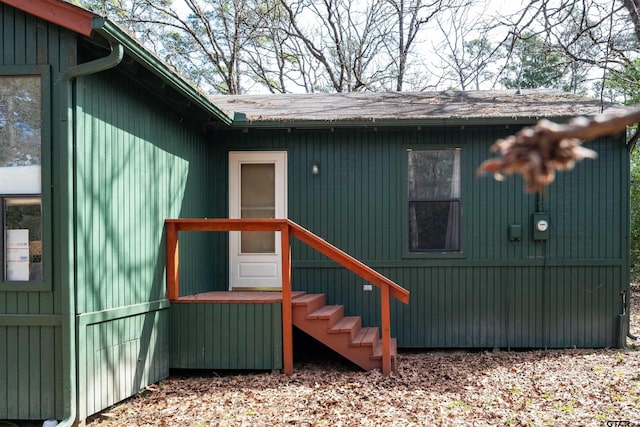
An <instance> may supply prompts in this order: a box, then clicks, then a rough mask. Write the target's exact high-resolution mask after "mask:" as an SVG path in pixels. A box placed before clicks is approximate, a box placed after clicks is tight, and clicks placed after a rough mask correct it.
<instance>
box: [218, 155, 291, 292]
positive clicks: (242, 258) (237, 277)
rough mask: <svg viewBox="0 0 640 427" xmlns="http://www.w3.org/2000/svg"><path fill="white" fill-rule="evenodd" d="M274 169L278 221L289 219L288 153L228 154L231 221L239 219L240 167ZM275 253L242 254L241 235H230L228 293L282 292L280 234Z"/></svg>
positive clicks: (233, 232)
mask: <svg viewBox="0 0 640 427" xmlns="http://www.w3.org/2000/svg"><path fill="white" fill-rule="evenodd" d="M247 163H253V164H264V163H271V164H274V165H275V199H276V200H275V208H276V209H275V217H276V218H286V217H287V152H286V151H230V152H229V218H240V217H241V216H240V201H241V197H240V196H241V195H240V191H241V189H240V174H241V165H242V164H247ZM274 234H275V236H274V238H275V253H267V254H265V253H259V254H256V253H242V251H241V247H240V236H241V232H239V231H232V232H229V290H281V289H282V259H281V255H280V254H281V249H280V232H275V233H274Z"/></svg>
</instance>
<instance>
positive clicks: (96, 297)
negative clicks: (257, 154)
mask: <svg viewBox="0 0 640 427" xmlns="http://www.w3.org/2000/svg"><path fill="white" fill-rule="evenodd" d="M75 98H76V158H75V162H76V166H75V171H76V176H75V183H76V191H75V192H76V241H77V247H76V266H77V289H78V290H77V294H78V298H77V306H78V308H77V309H78V312H79V313H81V315H80V320H82V319H85V318H95V319H98V320H96V321H91V322H90V323H88V324H81V325H80V331H79V334H80V335H79V339H78V347H79V355H78V358H79V361H80V370H81V371H82V372H86V373H87V375H86V376H85V377H83V375H80V378H81V384H80V387H79V391H80V403H79V407H80V410H81V413H80V417H81V418H83V417H86V416H88V415H91V414H93V413H95V412H97V411H99V410H102V409H104V408H105V407H107V406H109V405H111V404H113V403H115V402H117V401H119V400H122V399H124V398H126V397H128V396H131V395H133V394H135V393H136V392H137V391H138V390H139V389H140V388H141V387H144V386H145V385H147V384H149V383H151V382H154V381H157V380H158V379H160V378H163V377H166V376H167V375H168V373H169V371H168V369H169V346H168V342H169V329H168V327H169V320H168V319H169V315H168V310H166V309H165V308H167V307H168V303H167V302H166V300H165V298H166V290H165V285H166V281H165V274H166V273H165V262H166V259H165V250H166V247H165V240H164V220H165V219H166V218H177V217H199V218H200V217H215V216H220V212H219V207H218V203H217V201H218V200H219V199H220V197H221V195H223V194H226V191H224V190H220V189H219V188H218V186H217V185H216V178H217V174H216V172H215V170H216V165H215V164H212V163H211V161H210V159H211V157H212V156H211V153H210V147H211V144H208V143H207V142H206V140H205V138H204V133H203V132H202V131H201V129H200V128H199V126H198V124H197V123H194V122H192V121H191V120H190V119H189V118H188V117H184V116H183V115H181V114H179V113H178V112H176V111H175V110H173V109H172V108H171V107H170V106H169V105H166V104H163V103H162V101H160V100H159V99H157V98H154V97H153V96H152V95H151V94H150V93H149V92H147V91H145V90H143V89H141V88H140V87H139V86H137V85H135V84H132V83H131V82H130V81H129V79H127V78H126V77H125V76H124V75H122V74H120V72H118V71H107V72H102V73H99V74H96V75H92V76H88V77H84V78H81V79H79V80H78V83H77V86H76V93H75ZM223 237H224V236H215V235H213V234H210V235H204V234H202V235H188V234H184V233H183V234H182V235H181V236H180V253H181V255H182V256H183V257H184V258H183V260H184V261H183V263H182V265H181V267H183V268H182V270H181V273H182V274H181V277H180V279H181V280H180V284H181V293H182V294H191V293H197V292H203V291H209V290H212V289H214V284H215V282H216V281H217V280H226V279H225V278H224V276H222V274H223V273H224V271H226V265H225V263H226V259H225V258H221V257H219V256H218V255H217V253H219V252H220V251H219V250H218V249H217V247H218V246H220V245H223V244H224V238H223ZM225 251H226V249H225ZM190 266H197V267H198V268H197V269H196V268H189V267H190ZM154 305H155V306H158V307H164V308H163V309H161V310H159V311H153V310H152V306H154ZM164 305H166V307H165V306H164ZM156 308H157V307H156Z"/></svg>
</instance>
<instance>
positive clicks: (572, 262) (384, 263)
mask: <svg viewBox="0 0 640 427" xmlns="http://www.w3.org/2000/svg"><path fill="white" fill-rule="evenodd" d="M361 261H362V262H363V263H365V264H366V265H368V266H369V267H372V268H408V267H424V268H440V267H457V268H475V267H545V266H546V267H625V266H626V260H625V259H622V258H616V259H548V258H547V259H544V258H536V259H525V260H519V259H514V260H469V259H464V260H455V259H442V258H434V259H413V260H406V259H403V260H361ZM292 266H293V268H341V266H339V265H337V264H336V263H334V262H332V261H325V260H318V261H293V262H292Z"/></svg>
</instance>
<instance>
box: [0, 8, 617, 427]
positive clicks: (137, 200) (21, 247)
mask: <svg viewBox="0 0 640 427" xmlns="http://www.w3.org/2000/svg"><path fill="white" fill-rule="evenodd" d="M0 46H1V47H2V49H1V50H0V210H1V211H2V215H1V216H0V217H1V218H2V222H1V227H2V232H1V233H0V254H1V257H2V263H1V264H0V419H14V420H44V419H50V418H55V419H57V420H62V424H73V423H78V422H82V421H83V420H85V419H86V418H87V417H88V416H90V415H91V414H93V413H96V412H98V411H100V410H102V409H104V408H106V407H108V406H109V405H112V404H114V403H116V402H118V401H120V400H122V399H125V398H126V397H129V396H131V395H134V394H135V393H136V392H137V391H138V390H140V389H141V388H142V387H144V386H145V385H148V384H151V383H153V382H156V381H158V380H160V379H162V378H165V377H167V376H168V375H169V370H170V369H171V368H205V369H266V370H280V369H284V370H285V371H286V370H287V366H288V365H287V363H288V361H289V362H290V359H288V358H289V356H288V354H289V353H288V352H289V350H290V348H289V347H290V340H291V337H290V336H288V332H287V327H286V325H287V324H289V325H290V324H291V322H293V325H295V326H296V327H297V328H299V329H301V330H302V331H304V332H306V333H308V334H310V335H312V336H314V337H316V338H317V339H319V340H320V341H321V342H324V343H325V344H327V345H328V346H329V347H331V348H334V349H336V351H338V352H341V353H342V354H343V355H345V357H347V358H350V359H351V360H353V361H354V363H356V365H359V366H361V367H363V368H365V369H370V368H375V367H378V366H382V369H383V370H384V369H385V368H384V367H385V366H386V365H385V360H387V361H388V360H389V357H391V358H392V361H393V362H392V363H394V364H395V363H396V361H395V354H396V353H395V348H396V346H397V347H398V348H401V349H402V348H505V349H514V348H562V347H573V346H576V347H622V346H624V345H625V340H626V335H627V325H628V305H629V304H628V297H627V293H628V288H629V287H628V282H629V273H628V270H629V257H628V247H629V241H628V239H629V213H628V212H629V196H628V193H629V177H628V168H629V155H628V147H627V145H626V141H625V137H624V135H619V136H615V137H610V138H605V139H601V140H598V141H595V142H593V143H590V144H589V146H590V147H591V148H593V149H595V150H596V151H597V152H598V156H599V157H598V159H597V160H594V161H590V160H589V161H584V162H581V163H580V164H578V165H577V166H576V168H575V170H573V171H571V172H568V173H563V174H561V175H560V176H558V177H557V180H556V182H555V183H554V184H553V185H552V186H551V187H550V188H549V189H548V191H547V192H546V193H544V194H528V193H525V192H523V184H522V181H521V180H520V178H519V177H510V178H509V179H508V180H506V181H505V182H496V181H494V180H493V179H491V178H490V177H489V178H487V177H477V176H476V168H477V166H478V165H480V163H482V161H483V160H485V159H486V158H487V157H489V156H490V155H491V154H490V153H489V146H490V145H491V144H492V143H493V142H494V141H495V140H496V139H498V138H501V137H504V136H505V135H508V134H512V133H514V132H515V131H517V130H518V129H520V128H521V127H523V126H526V125H530V124H532V123H535V122H536V121H537V120H538V119H540V118H543V117H544V118H551V119H554V120H565V119H566V118H568V117H572V116H575V115H582V114H595V113H598V112H599V107H598V104H597V102H595V101H593V100H589V99H584V98H580V97H576V96H572V95H569V94H562V93H557V92H538V91H536V92H526V91H525V92H523V93H520V94H516V93H508V92H439V93H390V94H389V93H384V94H381V93H366V94H365V93H355V94H331V95H326V94H314V95H264V96H257V95H256V96H240V97H213V98H207V97H206V96H204V95H203V94H202V93H201V92H199V91H198V90H197V89H196V88H194V87H192V86H191V85H189V84H188V83H187V82H185V81H184V80H183V79H182V78H181V77H180V76H178V75H177V74H175V73H174V72H173V71H172V70H171V69H170V68H168V67H167V66H166V65H165V64H163V63H162V62H161V61H159V60H158V59H157V58H155V57H154V56H153V55H151V54H150V53H149V52H147V51H146V50H145V49H144V48H143V47H142V46H141V45H140V44H139V43H138V42H136V41H134V40H133V39H131V38H130V37H129V36H128V35H127V34H126V33H125V32H124V31H122V30H120V29H119V28H118V27H116V26H115V25H114V24H113V23H111V22H110V21H108V20H105V19H103V18H101V17H99V16H96V15H94V14H92V13H90V12H88V11H86V10H83V9H80V8H77V7H75V6H72V5H70V4H68V3H65V2H63V1H61V0H32V1H21V0H0ZM205 218H207V219H206V220H204V219H205ZM227 218H233V219H236V218H238V219H239V220H237V222H233V221H226V222H225V221H224V220H223V219H227ZM264 218H275V219H274V220H264ZM285 218H287V219H288V220H286V219H285ZM212 219H213V220H212ZM229 224H231V225H229ZM225 227H227V228H226V229H228V228H230V227H231V228H233V227H236V228H233V229H234V230H240V229H242V230H243V231H242V232H239V231H234V232H232V233H228V232H226V231H225V230H226V229H225ZM238 227H240V228H238ZM241 227H244V228H241ZM271 227H275V228H273V229H277V230H278V232H276V233H274V232H273V231H269V230H272V228H271ZM197 230H200V231H197ZM202 230H206V231H202ZM220 230H222V231H220ZM178 236H179V241H180V243H179V245H180V246H179V248H180V251H179V254H178V251H177V246H176V245H175V239H177V237H178ZM278 236H279V237H278ZM289 238H290V240H289ZM289 241H291V246H290V254H291V257H290V258H289V257H288V256H287V255H288V253H289V252H288V249H289V243H288V242H289ZM327 242H328V243H327ZM329 243H330V244H331V245H330V244H329ZM332 245H333V246H332ZM337 248H339V249H340V250H341V251H340V250H338V249H337ZM345 253H346V254H349V255H350V256H351V257H353V258H350V257H348V256H347V255H345ZM355 260H359V261H360V262H361V263H362V264H361V263H360V262H358V261H355ZM178 264H179V269H178ZM345 265H346V266H347V267H348V268H347V269H345V268H343V266H345ZM289 266H290V269H289V268H288V267H289ZM366 266H368V267H366ZM289 272H290V273H289ZM178 283H179V284H180V286H179V288H178V285H177V284H178ZM283 284H286V286H289V285H288V284H290V286H291V288H292V290H293V292H292V293H291V294H290V295H289V296H287V295H288V294H289V292H288V290H287V289H288V288H284V287H283V286H284V285H283ZM396 284H397V285H396ZM167 285H169V288H167ZM403 288H404V289H403ZM409 294H410V299H409V298H408V295H409ZM288 298H291V299H288ZM389 299H390V301H391V303H390V306H388V305H387V306H386V305H385V301H389ZM407 302H408V304H405V303H407ZM381 306H382V309H381ZM385 306H386V307H387V308H386V309H385ZM289 307H293V308H289ZM386 317H390V335H391V336H393V340H391V341H389V340H388V339H387V340H386V341H385V336H387V337H388V332H389V331H387V332H385V324H387V325H388V324H389V323H388V322H387V323H385V322H386V320H385V318H386ZM283 325H285V326H284V327H283ZM378 327H380V328H381V331H379V330H378ZM387 329H389V328H387ZM385 333H387V335H385ZM322 334H324V335H322ZM380 336H381V338H380V342H382V343H383V345H382V350H380V349H379V345H378V344H376V343H377V342H378V340H379V337H380ZM338 337H339V338H338ZM338 340H342V341H340V343H337V341H338ZM334 341H336V343H335V344H334ZM371 343H373V344H371ZM384 343H387V344H388V345H387V344H384ZM294 345H295V342H294ZM361 350H362V354H363V355H360V353H358V352H361ZM367 352H368V353H367ZM356 353H358V354H356ZM380 360H382V365H379V363H380ZM399 363H401V359H400V360H399Z"/></svg>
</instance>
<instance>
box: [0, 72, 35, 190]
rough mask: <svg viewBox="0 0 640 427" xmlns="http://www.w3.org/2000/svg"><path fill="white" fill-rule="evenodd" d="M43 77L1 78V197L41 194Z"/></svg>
mask: <svg viewBox="0 0 640 427" xmlns="http://www.w3.org/2000/svg"><path fill="white" fill-rule="evenodd" d="M40 104H41V100H40V76H0V193H4V194H34V193H40V192H41V188H42V185H41V179H40V165H41V160H40V159H41V134H42V126H41V117H42V115H41V112H40V109H41V105H40Z"/></svg>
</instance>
